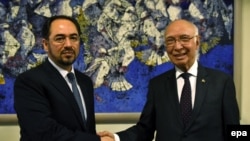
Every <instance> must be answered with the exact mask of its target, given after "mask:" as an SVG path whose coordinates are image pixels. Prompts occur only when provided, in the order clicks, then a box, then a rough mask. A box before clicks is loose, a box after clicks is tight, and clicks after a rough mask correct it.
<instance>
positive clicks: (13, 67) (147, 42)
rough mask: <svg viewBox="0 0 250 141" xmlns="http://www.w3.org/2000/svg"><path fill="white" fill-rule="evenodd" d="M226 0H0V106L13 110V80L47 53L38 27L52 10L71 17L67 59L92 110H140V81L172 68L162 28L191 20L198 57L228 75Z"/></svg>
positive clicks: (229, 14)
mask: <svg viewBox="0 0 250 141" xmlns="http://www.w3.org/2000/svg"><path fill="white" fill-rule="evenodd" d="M233 6H234V4H233V0H0V113H1V114H12V113H13V114H14V113H15V110H14V108H13V83H14V81H15V78H16V76H17V75H19V74H20V73H22V72H24V71H26V70H28V69H30V68H33V67H35V66H37V65H39V64H41V62H43V61H44V59H45V58H46V57H47V56H46V54H45V52H44V51H43V49H42V44H41V27H42V25H43V23H44V21H45V20H46V19H47V18H48V17H51V16H53V15H68V16H72V17H74V18H75V19H77V20H78V22H79V24H80V26H81V30H82V33H83V34H82V35H81V39H82V44H81V47H82V48H81V49H82V50H81V53H80V55H79V57H78V59H77V61H76V62H75V64H74V66H75V68H77V69H78V70H80V71H81V72H83V73H85V74H87V75H89V76H90V77H91V78H92V80H93V84H94V87H95V91H94V97H95V111H96V113H117V112H121V113H122V112H140V111H141V110H142V108H143V106H144V103H145V100H146V95H147V90H148V88H147V86H148V82H149V80H150V79H151V78H152V77H155V76H157V75H159V74H161V73H163V72H164V71H167V70H169V69H171V68H172V67H173V65H172V64H171V62H169V58H168V56H167V54H166V51H165V45H164V38H163V34H164V29H165V27H166V26H167V25H168V24H169V23H170V22H171V21H174V20H176V19H188V20H190V21H192V22H193V23H194V24H196V25H197V26H198V28H199V32H200V34H201V37H202V44H201V46H200V59H199V60H200V62H201V63H202V64H203V65H205V66H208V67H211V68H216V69H218V70H222V71H224V72H226V73H228V74H230V75H233V54H234V52H233V50H234V46H233V27H234V23H233V16H234V15H233V13H234V11H233V10H234V7H233Z"/></svg>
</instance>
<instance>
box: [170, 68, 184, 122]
mask: <svg viewBox="0 0 250 141" xmlns="http://www.w3.org/2000/svg"><path fill="white" fill-rule="evenodd" d="M167 78H168V79H167V81H168V82H167V84H169V85H168V86H167V87H166V88H167V90H166V91H167V92H168V93H169V94H170V100H169V102H171V105H172V106H173V109H176V110H173V111H172V112H173V114H175V115H176V119H177V120H178V122H179V124H180V125H183V123H182V120H181V111H180V104H179V98H178V92H177V81H176V76H175V69H173V70H171V71H170V72H169V73H168V76H167Z"/></svg>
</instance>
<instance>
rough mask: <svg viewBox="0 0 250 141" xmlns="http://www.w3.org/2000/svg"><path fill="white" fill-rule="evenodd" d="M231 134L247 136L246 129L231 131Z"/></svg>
mask: <svg viewBox="0 0 250 141" xmlns="http://www.w3.org/2000/svg"><path fill="white" fill-rule="evenodd" d="M231 136H233V137H236V138H239V137H247V131H231Z"/></svg>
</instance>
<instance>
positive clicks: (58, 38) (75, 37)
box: [53, 35, 80, 44]
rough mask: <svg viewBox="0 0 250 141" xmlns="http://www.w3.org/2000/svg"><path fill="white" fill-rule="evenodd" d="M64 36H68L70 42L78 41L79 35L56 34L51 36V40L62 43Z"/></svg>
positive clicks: (64, 39)
mask: <svg viewBox="0 0 250 141" xmlns="http://www.w3.org/2000/svg"><path fill="white" fill-rule="evenodd" d="M66 38H69V40H70V42H71V43H76V42H79V41H80V37H79V36H78V35H70V36H65V35H57V36H55V37H54V38H53V41H54V42H56V43H58V44H64V43H65V41H66Z"/></svg>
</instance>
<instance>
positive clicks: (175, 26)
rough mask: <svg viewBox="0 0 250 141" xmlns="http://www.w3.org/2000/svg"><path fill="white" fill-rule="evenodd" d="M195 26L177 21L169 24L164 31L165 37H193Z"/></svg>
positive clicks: (183, 21)
mask: <svg viewBox="0 0 250 141" xmlns="http://www.w3.org/2000/svg"><path fill="white" fill-rule="evenodd" d="M196 32H197V31H196V26H195V25H194V24H193V23H191V22H188V21H185V20H178V21H174V22H172V23H170V24H169V25H168V26H167V27H166V30H165V37H168V36H180V35H195V34H197V33H196Z"/></svg>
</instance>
